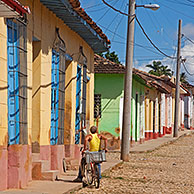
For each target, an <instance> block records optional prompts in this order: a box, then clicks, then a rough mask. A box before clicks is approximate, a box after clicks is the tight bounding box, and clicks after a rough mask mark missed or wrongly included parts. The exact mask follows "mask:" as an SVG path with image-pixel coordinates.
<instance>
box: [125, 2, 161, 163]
mask: <svg viewBox="0 0 194 194" xmlns="http://www.w3.org/2000/svg"><path fill="white" fill-rule="evenodd" d="M136 7H144V8H149V9H152V10H157V9H158V8H159V7H160V6H159V5H157V4H148V5H136V4H135V0H129V10H128V25H127V45H126V65H125V67H126V68H125V85H124V104H123V124H122V126H123V129H122V143H121V160H123V161H128V160H129V147H130V141H129V133H130V129H131V96H132V71H133V48H134V18H135V8H136Z"/></svg>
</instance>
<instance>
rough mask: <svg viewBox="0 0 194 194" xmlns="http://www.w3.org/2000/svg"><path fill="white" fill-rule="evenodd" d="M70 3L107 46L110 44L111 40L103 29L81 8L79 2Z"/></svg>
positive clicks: (71, 0) (74, 0) (70, 1)
mask: <svg viewBox="0 0 194 194" xmlns="http://www.w3.org/2000/svg"><path fill="white" fill-rule="evenodd" d="M69 3H70V4H71V6H72V7H73V9H74V10H75V11H76V12H77V13H78V15H80V16H81V17H82V18H83V19H84V20H85V21H86V22H87V23H88V24H89V25H90V26H91V28H92V29H93V30H95V31H96V33H97V34H98V35H99V36H100V37H101V38H102V39H104V40H105V41H106V43H107V44H110V40H109V39H108V38H107V36H106V35H105V34H104V33H103V32H102V29H101V28H100V27H99V26H98V25H97V24H96V23H95V22H94V21H93V20H92V18H91V17H90V16H89V15H88V14H87V13H86V12H85V10H84V9H83V8H81V7H80V2H79V0H69Z"/></svg>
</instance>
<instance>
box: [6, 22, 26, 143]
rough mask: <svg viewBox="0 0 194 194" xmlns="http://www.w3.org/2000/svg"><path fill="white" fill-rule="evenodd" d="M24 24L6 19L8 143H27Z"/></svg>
mask: <svg viewBox="0 0 194 194" xmlns="http://www.w3.org/2000/svg"><path fill="white" fill-rule="evenodd" d="M26 38H27V31H26V24H25V23H24V22H23V21H19V20H16V19H7V74H8V76H7V79H8V136H9V140H8V143H9V145H12V144H27V143H28V126H27V41H26Z"/></svg>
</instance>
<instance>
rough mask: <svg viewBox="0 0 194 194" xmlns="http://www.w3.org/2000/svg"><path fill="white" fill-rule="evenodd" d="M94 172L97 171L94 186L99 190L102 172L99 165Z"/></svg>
mask: <svg viewBox="0 0 194 194" xmlns="http://www.w3.org/2000/svg"><path fill="white" fill-rule="evenodd" d="M94 170H95V176H94V186H95V188H96V189H98V188H99V187H100V171H99V167H98V165H97V164H95V166H94Z"/></svg>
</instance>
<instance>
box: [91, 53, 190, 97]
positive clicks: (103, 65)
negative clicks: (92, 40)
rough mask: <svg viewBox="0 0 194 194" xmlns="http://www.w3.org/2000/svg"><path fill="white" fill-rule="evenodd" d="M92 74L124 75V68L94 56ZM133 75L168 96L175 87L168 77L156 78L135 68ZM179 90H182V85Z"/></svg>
mask: <svg viewBox="0 0 194 194" xmlns="http://www.w3.org/2000/svg"><path fill="white" fill-rule="evenodd" d="M94 72H95V73H96V74H124V73H125V66H123V65H121V64H117V63H114V62H112V61H110V60H108V59H105V58H104V57H101V56H99V55H97V54H95V55H94ZM133 74H134V75H137V76H138V77H140V78H141V79H143V80H144V81H145V83H146V85H147V86H150V87H153V88H155V89H157V90H158V91H160V92H162V93H166V94H170V93H172V89H173V88H175V87H176V85H175V84H174V83H173V82H172V80H171V78H169V77H168V76H160V77H158V76H156V75H152V74H150V73H147V72H145V71H141V70H139V69H136V68H133ZM181 88H183V87H182V85H181ZM187 93H188V90H187Z"/></svg>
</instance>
